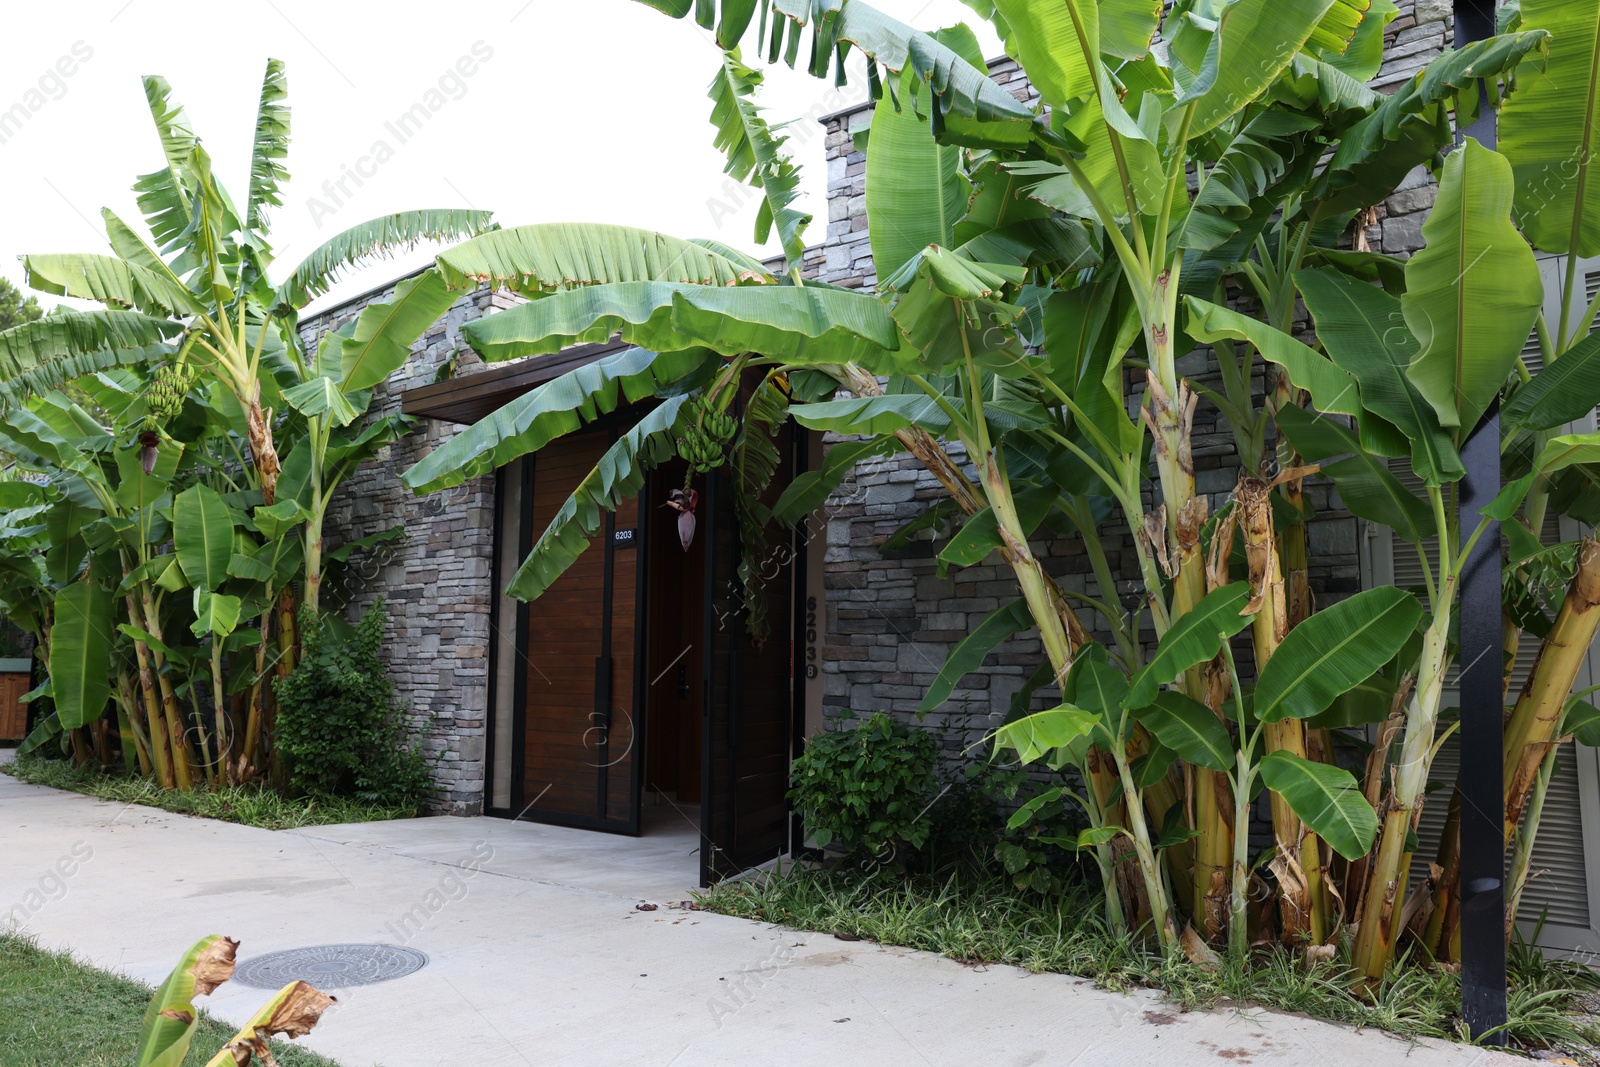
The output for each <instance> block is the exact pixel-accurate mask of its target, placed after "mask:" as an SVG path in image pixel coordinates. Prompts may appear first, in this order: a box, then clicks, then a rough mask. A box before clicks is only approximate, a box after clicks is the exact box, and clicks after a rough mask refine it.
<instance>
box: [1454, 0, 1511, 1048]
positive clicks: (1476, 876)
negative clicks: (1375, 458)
mask: <svg viewBox="0 0 1600 1067" xmlns="http://www.w3.org/2000/svg"><path fill="white" fill-rule="evenodd" d="M1455 15H1456V32H1455V40H1456V47H1457V48H1460V47H1463V46H1465V45H1467V44H1469V43H1471V42H1473V41H1478V40H1482V39H1484V38H1486V37H1490V36H1493V34H1494V2H1493V0H1456V5H1455ZM1479 93H1480V102H1481V106H1480V108H1479V117H1478V121H1477V122H1475V123H1473V124H1472V126H1470V127H1468V128H1467V129H1465V130H1462V131H1460V133H1459V135H1458V139H1459V138H1460V137H1465V136H1471V137H1474V138H1476V139H1477V140H1478V142H1479V143H1480V144H1482V145H1484V146H1485V147H1486V148H1493V147H1494V146H1495V144H1496V127H1495V116H1494V112H1493V111H1492V110H1491V109H1490V108H1489V106H1488V99H1487V95H1488V94H1487V93H1486V92H1484V90H1483V88H1482V87H1481V86H1480V88H1479ZM1461 461H1462V465H1463V466H1464V467H1466V471H1467V473H1466V477H1465V478H1463V479H1462V481H1461V493H1460V497H1459V498H1458V502H1457V508H1458V510H1457V520H1458V525H1459V528H1460V529H1461V530H1462V531H1468V530H1472V529H1474V528H1475V527H1476V526H1477V523H1478V520H1479V517H1480V516H1479V512H1480V511H1481V510H1482V509H1483V508H1484V507H1485V506H1486V505H1487V504H1488V503H1489V501H1491V500H1493V499H1494V497H1495V494H1497V493H1498V492H1499V491H1500V413H1499V408H1498V407H1491V408H1490V409H1489V412H1488V414H1486V415H1485V416H1484V417H1483V420H1482V421H1481V422H1480V423H1479V424H1478V425H1477V426H1476V427H1475V428H1474V429H1473V431H1472V433H1471V434H1469V435H1468V437H1467V439H1466V441H1465V442H1464V443H1463V445H1462V448H1461ZM1460 610H1461V673H1460V678H1461V772H1460V790H1461V853H1460V854H1461V883H1460V884H1461V1014H1462V1017H1463V1018H1464V1019H1465V1021H1466V1024H1467V1029H1468V1030H1469V1032H1471V1033H1472V1034H1473V1035H1474V1036H1476V1035H1479V1034H1485V1033H1488V1032H1489V1031H1491V1030H1493V1031H1495V1033H1493V1034H1490V1035H1489V1037H1488V1038H1486V1039H1485V1040H1486V1041H1487V1043H1490V1044H1503V1043H1504V1036H1503V1033H1504V1032H1503V1031H1501V1030H1499V1029H1498V1028H1499V1027H1502V1026H1504V1025H1505V1021H1506V933H1505V913H1506V887H1505V830H1504V816H1503V815H1502V811H1503V809H1504V803H1505V802H1504V791H1505V784H1504V780H1503V779H1504V772H1503V769H1502V757H1501V751H1502V748H1503V739H1502V736H1501V730H1502V722H1503V715H1504V707H1503V702H1504V698H1503V696H1502V693H1501V677H1502V674H1503V671H1504V667H1503V664H1502V662H1501V659H1502V655H1501V648H1502V637H1501V632H1500V626H1501V621H1500V620H1501V606H1500V524H1499V523H1491V524H1490V525H1489V527H1488V528H1487V529H1486V530H1485V531H1484V533H1483V536H1482V537H1481V538H1479V540H1478V543H1477V545H1476V546H1475V547H1474V548H1473V551H1472V554H1471V555H1470V556H1468V557H1467V559H1466V560H1465V561H1464V564H1463V566H1462V570H1461V609H1460Z"/></svg>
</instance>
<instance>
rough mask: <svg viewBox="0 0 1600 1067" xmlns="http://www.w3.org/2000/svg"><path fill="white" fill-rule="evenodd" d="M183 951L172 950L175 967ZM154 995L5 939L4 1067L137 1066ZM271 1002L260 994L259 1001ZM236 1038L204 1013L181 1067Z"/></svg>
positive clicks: (0, 948) (297, 1055) (312, 1061)
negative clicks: (142, 1030) (136, 1055)
mask: <svg viewBox="0 0 1600 1067" xmlns="http://www.w3.org/2000/svg"><path fill="white" fill-rule="evenodd" d="M182 948H183V946H175V947H174V948H173V959H174V961H176V959H177V957H178V955H179V953H180V952H181V951H182ZM150 994H151V990H150V989H149V988H148V987H146V986H143V985H140V984H139V983H138V982H132V981H129V980H128V979H126V978H119V977H117V976H116V975H114V974H108V973H106V972H105V971H102V970H99V969H97V968H94V967H90V966H87V965H85V964H82V963H79V962H77V961H76V960H74V959H73V958H72V957H71V956H70V955H67V954H65V953H54V952H46V951H44V950H42V949H40V948H38V947H36V946H35V945H34V944H33V942H32V941H31V940H29V939H28V938H25V937H18V936H16V935H14V934H3V933H0V1067H132V1064H133V1063H134V1053H135V1049H136V1048H137V1046H138V1043H139V1025H140V1021H141V1020H142V1019H143V1017H144V1010H145V1007H146V1005H148V1004H149V1003H150ZM269 995H270V994H269V993H267V992H266V991H262V993H261V997H262V1000H263V1001H265V1000H266V998H267V997H268V996H269ZM201 1003H202V1004H203V1003H204V1000H202V1001H201ZM233 1033H234V1028H233V1027H231V1026H228V1025H227V1024H225V1023H222V1022H218V1021H217V1020H215V1019H213V1018H211V1017H210V1016H208V1015H206V1014H204V1012H202V1013H201V1016H200V1026H199V1028H198V1030H197V1031H196V1032H195V1038H194V1044H193V1045H191V1046H190V1050H189V1058H188V1059H186V1060H184V1063H185V1064H189V1065H197V1064H203V1063H205V1062H206V1061H207V1060H208V1059H210V1058H211V1057H212V1056H214V1055H216V1053H217V1051H218V1050H219V1049H221V1048H222V1046H223V1045H224V1044H226V1043H227V1041H228V1039H229V1038H231V1037H232V1036H233ZM272 1053H273V1055H274V1056H276V1057H277V1060H278V1063H280V1064H281V1065H282V1067H338V1065H337V1064H335V1063H334V1061H332V1060H329V1059H325V1058H324V1057H322V1056H318V1055H316V1054H314V1053H311V1052H307V1051H306V1050H304V1049H302V1048H296V1047H294V1046H293V1045H289V1044H285V1043H284V1042H280V1041H275V1042H273V1047H272Z"/></svg>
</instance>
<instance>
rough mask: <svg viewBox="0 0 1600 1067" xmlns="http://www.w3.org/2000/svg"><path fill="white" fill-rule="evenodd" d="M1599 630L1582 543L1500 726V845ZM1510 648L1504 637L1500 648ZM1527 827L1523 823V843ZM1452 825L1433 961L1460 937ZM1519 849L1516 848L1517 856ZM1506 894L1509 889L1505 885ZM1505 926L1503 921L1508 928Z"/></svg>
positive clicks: (1518, 819) (1443, 846) (1599, 574)
mask: <svg viewBox="0 0 1600 1067" xmlns="http://www.w3.org/2000/svg"><path fill="white" fill-rule="evenodd" d="M1597 628H1600V543H1597V542H1596V541H1595V540H1593V539H1592V538H1584V539H1583V541H1582V542H1580V544H1579V546H1578V567H1577V571H1576V572H1575V573H1574V574H1573V576H1572V581H1571V583H1570V584H1569V585H1568V586H1567V593H1566V596H1564V597H1563V598H1562V600H1561V607H1560V609H1559V610H1558V611H1557V612H1556V618H1555V622H1554V624H1553V625H1552V626H1551V627H1550V632H1549V633H1548V634H1546V635H1545V637H1544V640H1543V641H1541V642H1540V643H1539V652H1538V656H1537V657H1536V658H1535V660H1534V663H1533V670H1532V672H1530V673H1529V675H1528V680H1527V682H1525V683H1524V684H1523V687H1522V692H1521V693H1520V694H1519V695H1518V697H1517V703H1516V705H1515V706H1514V707H1513V708H1512V710H1511V713H1510V716H1509V718H1508V719H1507V721H1506V726H1505V739H1504V742H1503V745H1504V748H1503V752H1504V756H1503V758H1504V761H1505V766H1504V774H1505V834H1506V840H1507V843H1509V842H1510V841H1511V839H1512V836H1513V835H1514V834H1515V833H1516V831H1517V827H1518V825H1519V824H1520V823H1522V822H1523V821H1524V816H1525V814H1526V812H1527V807H1528V804H1529V799H1530V796H1532V795H1534V792H1535V789H1536V786H1537V783H1538V782H1539V780H1540V778H1541V776H1542V775H1543V773H1544V768H1545V766H1546V763H1547V754H1548V753H1550V752H1551V751H1552V750H1553V749H1554V748H1555V746H1556V745H1557V744H1558V743H1559V740H1560V739H1559V738H1558V736H1557V729H1558V727H1559V725H1560V722H1561V716H1562V712H1563V711H1564V710H1565V709H1566V703H1567V699H1568V697H1569V696H1570V695H1571V693H1572V687H1573V685H1574V684H1575V683H1576V681H1577V678H1578V672H1579V671H1580V670H1582V668H1583V664H1584V661H1585V659H1586V658H1587V656H1588V653H1589V646H1590V644H1591V643H1592V642H1593V641H1594V636H1595V631H1596V629H1597ZM1506 643H1507V644H1508V645H1509V646H1510V647H1512V648H1515V644H1514V643H1513V642H1512V639H1511V638H1508V639H1507V642H1506ZM1533 826H1534V822H1533V820H1531V819H1530V820H1529V821H1528V827H1526V828H1525V829H1524V832H1523V836H1524V838H1526V837H1528V836H1530V835H1529V833H1528V831H1529V830H1531V829H1532V828H1533ZM1459 838H1460V827H1459V820H1457V822H1456V823H1454V824H1451V823H1448V822H1447V823H1446V826H1445V831H1444V837H1443V838H1442V839H1441V840H1440V843H1439V848H1440V853H1439V861H1438V862H1439V866H1440V867H1442V868H1443V870H1444V876H1443V878H1442V879H1441V881H1440V884H1439V886H1438V888H1437V889H1436V890H1435V892H1434V911H1435V917H1434V918H1435V921H1434V922H1432V923H1430V926H1429V930H1428V937H1427V941H1428V944H1429V946H1430V947H1431V948H1432V949H1433V951H1434V952H1435V953H1436V954H1438V955H1439V957H1440V958H1441V959H1454V958H1455V956H1456V953H1455V951H1454V945H1455V944H1456V942H1457V940H1458V939H1459V936H1460V917H1461V916H1460V906H1459V899H1458V898H1459V896H1460V862H1459V856H1458V854H1457V853H1458V851H1459V847H1460V846H1459ZM1520 851H1521V846H1520V842H1519V854H1520ZM1513 888H1514V889H1515V888H1516V887H1515V886H1514V884H1513ZM1518 895H1520V894H1519V892H1513V893H1512V894H1511V895H1509V896H1508V898H1507V901H1508V903H1507V910H1508V912H1509V913H1510V914H1511V915H1512V916H1513V917H1514V916H1515V902H1516V899H1517V897H1518ZM1510 921H1511V920H1508V923H1509V922H1510Z"/></svg>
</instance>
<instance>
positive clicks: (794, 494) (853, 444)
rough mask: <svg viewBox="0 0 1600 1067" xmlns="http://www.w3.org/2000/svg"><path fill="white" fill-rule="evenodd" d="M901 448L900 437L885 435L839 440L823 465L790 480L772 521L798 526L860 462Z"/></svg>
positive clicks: (774, 505) (853, 471) (824, 459)
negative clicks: (854, 439)
mask: <svg viewBox="0 0 1600 1067" xmlns="http://www.w3.org/2000/svg"><path fill="white" fill-rule="evenodd" d="M793 410H794V409H791V411H793ZM899 447H900V442H899V440H898V439H897V438H895V437H892V436H889V435H886V434H885V435H880V436H874V437H869V438H867V439H866V440H862V441H840V442H839V443H838V444H836V445H834V446H833V447H831V448H829V449H828V452H827V455H825V456H824V457H823V460H822V466H821V467H818V468H817V469H816V470H809V471H803V472H802V473H800V474H797V475H795V476H794V478H792V479H790V481H789V484H788V485H787V486H785V487H784V490H783V494H782V495H781V496H779V497H778V499H777V501H776V502H775V503H774V504H773V505H772V518H773V521H774V522H776V523H778V525H780V526H797V525H799V524H800V523H801V522H804V521H805V519H806V517H807V516H809V515H810V514H811V513H812V512H813V511H815V510H817V508H819V507H821V506H822V505H823V503H824V502H826V501H827V499H828V497H829V496H831V495H832V494H833V491H834V490H835V489H837V488H838V487H839V485H840V483H842V482H843V481H844V480H845V479H846V478H848V477H849V476H850V475H851V474H853V473H855V469H856V464H857V463H858V462H860V461H861V460H863V459H866V458H867V457H869V456H881V455H886V454H888V453H891V452H894V451H896V450H897V449H898V448H899Z"/></svg>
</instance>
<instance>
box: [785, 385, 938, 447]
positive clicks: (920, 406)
mask: <svg viewBox="0 0 1600 1067" xmlns="http://www.w3.org/2000/svg"><path fill="white" fill-rule="evenodd" d="M790 415H791V416H792V417H793V418H794V421H795V422H798V423H799V424H800V425H801V426H804V427H806V428H807V429H809V430H831V431H832V432H834V433H837V434H871V435H878V434H890V433H896V432H898V431H900V430H905V429H909V428H911V427H914V426H915V427H920V428H922V429H924V430H926V431H928V432H929V433H931V434H933V435H934V436H935V437H937V436H939V435H940V434H943V433H947V432H949V430H950V419H949V417H948V416H947V415H946V414H945V413H944V411H943V409H941V408H940V407H939V405H938V404H937V403H936V402H935V401H934V400H933V398H932V397H930V396H927V395H925V394H923V393H889V394H887V395H884V396H857V397H849V398H848V399H845V400H824V401H822V402H820V403H816V404H796V405H795V406H794V407H793V408H792V409H790Z"/></svg>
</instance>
